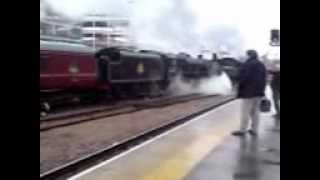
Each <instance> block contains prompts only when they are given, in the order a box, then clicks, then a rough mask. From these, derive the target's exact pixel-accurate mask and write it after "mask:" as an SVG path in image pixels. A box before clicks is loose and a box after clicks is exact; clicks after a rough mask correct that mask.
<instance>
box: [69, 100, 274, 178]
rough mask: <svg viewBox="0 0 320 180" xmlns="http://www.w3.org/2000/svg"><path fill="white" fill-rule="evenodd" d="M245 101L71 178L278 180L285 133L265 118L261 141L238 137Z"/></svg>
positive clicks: (181, 127) (237, 102) (225, 106)
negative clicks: (236, 133) (237, 131)
mask: <svg viewBox="0 0 320 180" xmlns="http://www.w3.org/2000/svg"><path fill="white" fill-rule="evenodd" d="M239 119H240V100H236V101H233V102H231V103H228V104H226V105H224V106H221V107H219V108H217V109H215V110H212V111H210V112H208V113H206V114H203V115H201V116H199V117H197V118H195V119H194V120H191V121H189V122H187V123H185V124H183V125H181V126H179V127H177V128H174V129H172V130H170V131H168V132H167V133H165V134H162V135H160V136H158V137H156V138H154V139H152V140H150V141H147V142H146V143H143V144H141V145H140V146H138V147H135V148H133V149H131V150H129V151H128V152H125V153H123V154H121V155H119V156H117V157H115V158H113V159H110V160H108V161H106V162H103V163H101V164H99V165H97V166H95V167H92V168H90V169H88V170H86V171H84V172H82V173H80V174H77V175H75V176H74V177H71V178H69V179H70V180H108V179H110V180H177V179H186V180H209V179H210V180H212V179H217V180H229V179H230V180H278V179H280V130H274V120H273V119H272V117H271V115H270V114H262V115H261V126H260V132H259V136H258V137H252V136H250V135H247V136H245V137H234V136H232V135H231V134H230V133H231V132H232V131H233V130H235V129H237V128H238V127H239V123H240V120H239Z"/></svg>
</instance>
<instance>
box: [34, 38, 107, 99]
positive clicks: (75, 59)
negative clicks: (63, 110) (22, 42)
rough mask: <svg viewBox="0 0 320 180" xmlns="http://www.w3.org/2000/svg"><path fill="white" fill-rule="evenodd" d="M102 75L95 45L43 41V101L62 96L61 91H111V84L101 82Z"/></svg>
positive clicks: (41, 67)
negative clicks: (95, 54) (100, 75)
mask: <svg viewBox="0 0 320 180" xmlns="http://www.w3.org/2000/svg"><path fill="white" fill-rule="evenodd" d="M98 76H99V73H98V64H97V60H96V59H95V57H94V51H93V50H92V49H91V48H89V47H87V46H85V45H81V44H76V43H66V42H52V41H42V40H40V103H41V99H42V101H47V100H48V99H47V98H48V97H58V96H56V95H57V94H64V95H66V93H69V94H72V95H75V94H78V93H81V92H82V91H83V92H97V91H106V90H108V88H109V86H108V84H106V83H105V82H104V83H102V82H100V81H99V78H98ZM90 90H92V91H90ZM53 94H55V96H53Z"/></svg>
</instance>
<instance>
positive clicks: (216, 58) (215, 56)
mask: <svg viewBox="0 0 320 180" xmlns="http://www.w3.org/2000/svg"><path fill="white" fill-rule="evenodd" d="M217 60H218V57H217V54H216V53H213V54H212V61H217Z"/></svg>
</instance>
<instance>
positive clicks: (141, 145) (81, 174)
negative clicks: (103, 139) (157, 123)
mask: <svg viewBox="0 0 320 180" xmlns="http://www.w3.org/2000/svg"><path fill="white" fill-rule="evenodd" d="M234 103H237V101H231V102H229V103H227V104H224V105H221V106H218V107H216V108H214V109H213V110H210V111H208V112H206V113H204V114H202V115H199V116H197V117H195V118H193V119H192V120H190V121H187V122H185V123H184V124H182V125H179V126H177V127H175V128H172V129H170V130H168V131H166V132H164V133H162V134H159V135H158V136H155V137H154V138H152V139H150V140H147V141H145V142H143V143H142V144H140V145H137V146H135V147H133V148H131V149H129V150H128V151H124V152H122V153H120V154H119V155H117V156H114V157H113V158H111V159H108V160H106V161H104V162H102V163H100V164H97V165H95V166H93V167H91V168H88V169H86V170H84V171H82V172H80V173H78V174H76V175H74V176H72V177H70V178H68V180H77V179H80V178H81V177H82V176H85V175H86V174H89V173H91V172H93V171H95V170H97V169H99V168H101V167H103V166H105V165H107V164H110V163H112V162H113V161H116V160H118V159H120V158H122V157H124V156H126V155H128V154H130V153H132V152H134V151H136V150H138V149H140V148H142V147H144V146H146V145H148V144H151V143H152V142H154V141H157V140H158V139H160V138H163V137H165V136H167V135H169V134H170V133H173V132H175V131H178V130H179V129H181V128H184V127H185V126H188V125H190V124H191V123H195V122H196V121H197V120H199V119H201V118H204V117H205V116H208V115H209V114H212V113H215V112H216V111H218V110H220V109H222V108H227V107H229V106H232V105H233V104H234ZM228 133H229V132H228ZM216 135H217V134H216V133H215V134H212V137H210V138H212V139H210V140H211V141H213V140H215V141H216V143H215V145H217V144H218V143H217V137H216ZM206 139H207V138H206ZM221 140H222V139H221ZM210 143H212V142H210ZM202 154H203V153H202ZM179 159H180V158H179ZM171 161H172V160H171ZM174 161H175V160H173V162H174ZM163 167H164V166H163ZM167 167H169V169H170V168H172V167H170V166H167ZM158 172H159V170H158ZM180 172H182V171H180ZM154 174H156V173H154ZM161 174H163V173H162V172H161ZM146 178H148V177H147V176H145V177H144V179H146ZM149 180H154V179H149ZM161 180H167V179H162V178H161Z"/></svg>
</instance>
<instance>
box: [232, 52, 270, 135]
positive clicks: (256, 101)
mask: <svg viewBox="0 0 320 180" xmlns="http://www.w3.org/2000/svg"><path fill="white" fill-rule="evenodd" d="M247 56H248V58H247V60H246V62H244V63H243V65H242V67H241V70H240V76H239V87H238V97H239V98H241V99H242V107H241V113H242V114H241V125H240V130H237V131H234V132H233V133H232V134H233V135H235V136H243V135H245V134H246V133H247V132H249V133H250V134H251V135H257V133H258V126H259V112H260V109H259V107H260V102H261V99H262V98H263V97H264V96H265V93H264V92H265V88H266V83H267V79H266V78H267V71H266V68H265V66H264V64H263V63H262V62H260V60H259V59H258V53H257V52H256V51H255V50H248V51H247ZM250 119H251V129H250V130H248V129H247V128H248V125H249V122H250Z"/></svg>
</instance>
